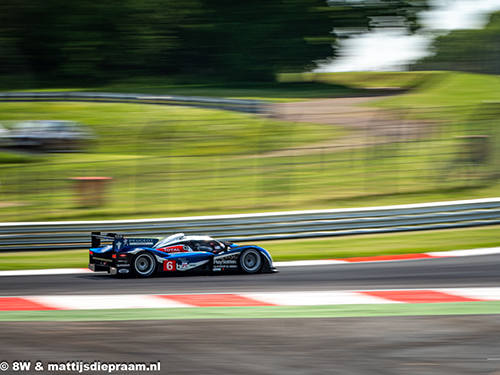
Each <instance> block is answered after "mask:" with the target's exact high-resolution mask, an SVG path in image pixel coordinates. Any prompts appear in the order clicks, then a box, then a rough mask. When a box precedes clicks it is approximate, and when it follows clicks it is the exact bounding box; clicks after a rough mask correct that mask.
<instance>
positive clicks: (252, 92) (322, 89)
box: [23, 79, 361, 102]
mask: <svg viewBox="0 0 500 375" xmlns="http://www.w3.org/2000/svg"><path fill="white" fill-rule="evenodd" d="M23 91H41V92H50V91H87V92H116V93H137V94H156V95H179V96H200V97H217V98H231V99H258V100H270V101H276V102H282V101H285V102H286V101H296V100H301V99H310V98H336V97H343V96H351V95H357V94H359V93H360V92H361V90H359V89H358V88H357V87H348V86H346V85H343V84H342V83H337V84H336V83H332V82H307V81H304V82H302V81H298V82H288V83H286V82H275V83H248V82H247V83H238V82H236V83H188V84H178V83H175V82H173V81H171V80H163V81H162V80H147V79H131V80H127V81H121V82H116V83H113V84H109V85H108V86H106V87H90V88H81V87H74V88H62V89H60V88H50V89H36V90H30V89H27V90H23Z"/></svg>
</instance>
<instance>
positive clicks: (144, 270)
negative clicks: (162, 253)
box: [132, 253, 156, 277]
mask: <svg viewBox="0 0 500 375" xmlns="http://www.w3.org/2000/svg"><path fill="white" fill-rule="evenodd" d="M132 268H133V270H134V273H135V274H136V275H138V276H141V277H148V276H151V275H152V274H153V273H154V272H155V269H156V261H155V259H154V257H153V256H152V255H151V254H149V253H139V254H137V256H136V257H135V258H134V262H133V264H132Z"/></svg>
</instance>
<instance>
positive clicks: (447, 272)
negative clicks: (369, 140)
mask: <svg viewBox="0 0 500 375" xmlns="http://www.w3.org/2000/svg"><path fill="white" fill-rule="evenodd" d="M499 285H500V256H498V255H495V256H478V257H463V258H441V259H426V260H413V261H402V262H384V263H364V264H342V265H330V266H321V267H317V266H314V267H286V268H285V267H283V268H282V269H281V270H280V273H278V274H264V275H250V276H245V275H218V276H193V277H156V278H151V279H134V278H125V279H117V278H114V277H110V276H109V275H106V274H104V275H99V274H80V275H60V276H28V277H21V276H12V277H2V278H0V295H2V296H9V295H10V296H14V295H17V296H23V295H42V294H43V295H47V294H73V295H74V294H119V293H125V294H134V293H138V294H140V293H148V294H155V293H161V294H171V293H208V292H212V293H226V292H227V293H235V292H247V291H264V290H265V291H304V290H369V289H399V288H405V289H406V288H431V287H432V288H441V287H494V286H499ZM172 310H175V309H172ZM169 313H174V311H171V312H169ZM499 313H500V311H499ZM499 332H500V319H498V315H457V316H392V317H370V318H302V319H291V318H290V319H231V320H222V319H221V320H218V319H211V320H204V319H199V320H161V321H158V320H151V321H117V322H113V321H106V322H0V361H3V360H6V361H8V362H9V363H12V361H14V360H27V361H32V363H33V365H34V363H35V361H38V360H40V361H42V362H43V363H44V365H45V366H46V364H47V362H49V361H50V362H67V361H77V360H82V361H86V362H92V361H101V362H127V363H129V362H143V363H150V362H157V361H160V362H161V366H162V371H161V373H162V374H241V375H247V374H276V375H278V374H279V375H281V374H283V375H295V374H391V375H392V374H394V375H399V374H464V375H465V374H491V375H500V335H499ZM4 373H5V374H11V373H12V374H15V373H19V372H12V371H11V370H8V371H6V372H4ZM32 373H39V374H47V373H49V372H47V371H41V372H32ZM57 373H58V374H62V373H68V374H69V373H76V372H64V371H61V372H57ZM90 373H91V372H90ZM117 373H124V372H117ZM127 373H133V372H127ZM140 373H141V374H144V373H151V372H140Z"/></svg>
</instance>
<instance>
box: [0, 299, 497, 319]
mask: <svg viewBox="0 0 500 375" xmlns="http://www.w3.org/2000/svg"><path fill="white" fill-rule="evenodd" d="M165 310H166V309H116V310H79V311H78V310H73V311H2V312H0V321H119V320H122V321H123V320H186V319H203V320H205V319H269V318H274V319H286V318H340V317H375V316H420V315H471V314H498V313H499V311H500V302H499V301H491V302H462V303H432V304H431V303H422V304H384V305H328V306H267V307H197V308H176V309H170V312H171V314H166V313H165Z"/></svg>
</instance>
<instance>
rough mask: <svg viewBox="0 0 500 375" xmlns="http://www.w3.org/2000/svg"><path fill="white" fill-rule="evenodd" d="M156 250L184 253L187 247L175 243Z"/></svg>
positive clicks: (187, 249)
mask: <svg viewBox="0 0 500 375" xmlns="http://www.w3.org/2000/svg"><path fill="white" fill-rule="evenodd" d="M156 250H158V251H162V252H164V253H184V252H187V251H189V247H187V246H186V245H175V246H167V247H160V248H158V249H156Z"/></svg>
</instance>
